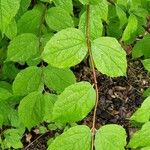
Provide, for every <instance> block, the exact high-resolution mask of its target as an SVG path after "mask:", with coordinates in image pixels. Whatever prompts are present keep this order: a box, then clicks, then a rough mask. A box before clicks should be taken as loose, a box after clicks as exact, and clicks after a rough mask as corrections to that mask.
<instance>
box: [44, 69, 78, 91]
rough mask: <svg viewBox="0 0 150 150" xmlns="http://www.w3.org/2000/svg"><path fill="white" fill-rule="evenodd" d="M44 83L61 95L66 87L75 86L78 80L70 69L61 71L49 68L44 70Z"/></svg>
mask: <svg viewBox="0 0 150 150" xmlns="http://www.w3.org/2000/svg"><path fill="white" fill-rule="evenodd" d="M44 82H45V84H46V86H47V87H48V88H49V89H53V90H55V91H57V92H58V93H61V92H62V91H63V90H64V89H65V88H66V87H68V86H69V85H71V84H74V83H75V82H76V79H75V76H74V74H73V73H72V71H71V70H69V69H59V68H54V67H51V66H48V67H46V68H44Z"/></svg>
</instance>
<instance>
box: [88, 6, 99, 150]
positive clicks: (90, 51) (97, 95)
mask: <svg viewBox="0 0 150 150" xmlns="http://www.w3.org/2000/svg"><path fill="white" fill-rule="evenodd" d="M86 13H87V15H86V40H87V48H88V53H89V58H90V62H91V68H92V72H93V79H94V86H95V90H96V102H95V107H94V112H93V122H92V144H91V150H94V139H95V130H96V128H95V125H96V111H97V106H98V99H99V92H98V85H97V77H96V70H95V65H94V60H93V56H92V50H91V42H90V5H87V10H86Z"/></svg>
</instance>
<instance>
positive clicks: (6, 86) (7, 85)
mask: <svg viewBox="0 0 150 150" xmlns="http://www.w3.org/2000/svg"><path fill="white" fill-rule="evenodd" d="M0 87H1V88H4V89H6V90H8V91H9V92H12V87H11V84H10V83H8V82H6V81H0Z"/></svg>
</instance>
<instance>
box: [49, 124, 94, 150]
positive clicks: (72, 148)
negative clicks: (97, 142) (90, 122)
mask: <svg viewBox="0 0 150 150" xmlns="http://www.w3.org/2000/svg"><path fill="white" fill-rule="evenodd" d="M60 147H61V150H90V148H91V132H90V129H89V128H88V127H87V126H83V125H82V126H76V127H72V128H70V129H69V130H67V131H66V132H64V133H63V134H62V135H60V136H58V137H57V138H56V139H55V140H54V141H53V142H52V144H51V145H50V146H49V147H48V150H60Z"/></svg>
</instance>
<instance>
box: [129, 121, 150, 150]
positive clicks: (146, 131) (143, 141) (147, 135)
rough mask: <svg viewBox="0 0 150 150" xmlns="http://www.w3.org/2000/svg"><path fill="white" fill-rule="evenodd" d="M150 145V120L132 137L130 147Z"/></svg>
mask: <svg viewBox="0 0 150 150" xmlns="http://www.w3.org/2000/svg"><path fill="white" fill-rule="evenodd" d="M146 146H150V122H147V123H146V124H144V125H143V126H142V129H141V130H140V131H138V132H136V133H135V134H134V135H133V137H132V138H131V139H130V142H129V144H128V147H129V148H138V147H146Z"/></svg>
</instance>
